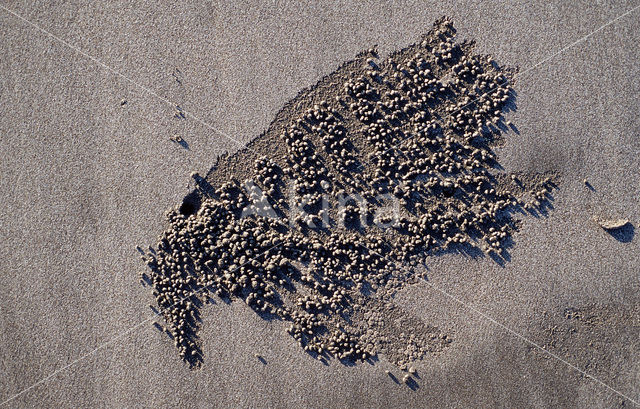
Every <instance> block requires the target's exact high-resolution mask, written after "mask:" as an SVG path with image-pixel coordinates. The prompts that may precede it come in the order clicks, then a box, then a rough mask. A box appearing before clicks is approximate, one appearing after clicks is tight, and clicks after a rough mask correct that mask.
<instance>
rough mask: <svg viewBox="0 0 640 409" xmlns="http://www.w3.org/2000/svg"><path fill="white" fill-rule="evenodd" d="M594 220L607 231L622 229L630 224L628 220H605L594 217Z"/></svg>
mask: <svg viewBox="0 0 640 409" xmlns="http://www.w3.org/2000/svg"><path fill="white" fill-rule="evenodd" d="M593 220H594V221H595V222H596V223H598V225H600V227H602V228H603V229H605V230H616V229H620V228H622V227H624V226H626V225H627V224H628V223H629V220H628V219H604V218H600V217H594V218H593Z"/></svg>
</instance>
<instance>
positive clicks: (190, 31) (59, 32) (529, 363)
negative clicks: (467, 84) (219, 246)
mask: <svg viewBox="0 0 640 409" xmlns="http://www.w3.org/2000/svg"><path fill="white" fill-rule="evenodd" d="M3 5H4V6H6V7H7V8H10V9H11V10H13V11H14V12H16V13H18V14H20V15H21V16H23V17H25V18H27V19H29V21H31V22H33V23H35V24H37V25H39V26H40V27H42V28H43V29H45V30H47V31H49V32H51V33H53V34H55V35H56V36H59V37H60V38H63V39H64V40H65V41H67V42H69V43H71V44H73V45H75V46H77V47H79V48H81V49H82V50H83V51H85V52H86V53H88V54H90V55H92V56H94V57H95V58H98V59H100V61H102V62H103V63H105V64H107V65H108V66H109V67H112V68H114V69H116V70H118V71H119V72H121V73H122V74H124V75H125V76H126V77H127V78H130V79H131V80H133V81H135V82H136V83H138V84H140V85H142V86H144V87H145V88H148V89H151V90H153V91H154V92H155V93H157V94H158V95H160V96H162V97H163V98H166V100H168V101H169V102H171V104H169V103H167V102H166V101H164V100H161V99H158V98H157V97H156V96H153V95H150V94H149V93H148V92H145V91H143V90H141V89H140V88H138V87H136V86H135V85H134V84H132V83H131V82H128V81H126V80H124V79H123V78H122V77H120V76H118V75H115V74H114V73H113V72H110V71H108V70H105V68H104V67H102V66H100V65H99V64H96V63H95V62H94V61H91V60H89V59H87V58H86V57H85V56H82V55H79V54H78V53H77V52H75V51H74V50H72V49H70V48H69V47H67V46H65V45H64V44H61V43H60V42H58V41H56V40H54V39H52V38H51V37H48V36H46V35H45V34H43V33H42V32H39V31H38V30H37V29H35V28H34V27H32V26H29V25H28V24H27V23H25V22H24V21H21V20H20V19H18V18H16V17H15V16H12V15H10V14H8V13H7V12H5V11H0V22H1V24H0V30H2V32H1V34H0V36H1V38H2V41H1V42H0V44H2V50H3V52H4V54H5V55H8V56H10V57H9V58H5V59H3V60H2V62H1V63H0V64H2V72H3V74H2V75H1V76H0V79H1V80H2V88H1V90H2V91H1V92H2V97H3V103H2V105H1V107H2V111H3V112H2V113H3V115H2V117H1V119H0V129H1V133H2V142H3V143H2V144H1V145H0V149H1V150H2V152H1V155H2V159H3V160H2V163H1V166H2V175H3V178H2V179H1V180H0V186H1V189H2V190H1V191H2V193H3V197H4V198H5V199H4V200H3V201H2V205H3V209H2V212H0V215H1V216H0V217H2V221H1V223H0V225H1V226H2V231H3V237H5V240H3V243H2V250H3V258H2V262H1V263H2V270H3V277H4V280H3V285H2V286H1V288H0V299H1V300H2V303H1V304H0V310H1V314H0V317H1V318H0V322H1V325H0V327H1V328H2V331H1V332H0V333H1V334H2V340H1V342H0V345H1V346H0V362H2V368H3V372H5V373H7V374H8V375H7V376H6V377H5V380H4V381H3V382H2V383H0V396H1V397H3V398H5V399H8V398H10V397H11V396H12V395H14V394H15V393H17V392H19V391H21V390H23V389H24V388H27V387H29V386H30V385H32V384H33V383H35V382H37V381H39V380H40V379H42V378H44V377H46V376H48V375H50V374H51V373H52V372H54V371H55V370H56V369H58V368H62V367H64V366H65V365H68V364H70V363H73V362H74V360H76V359H78V358H82V357H83V356H84V355H85V354H86V353H88V352H90V351H92V350H93V349H94V348H96V347H97V346H99V345H102V344H104V343H105V342H108V341H111V340H113V341H112V342H111V343H110V344H108V345H106V346H104V347H103V348H101V349H99V350H98V351H96V352H95V353H93V354H91V355H89V356H87V357H85V358H83V359H82V360H81V361H79V362H77V363H75V364H73V365H72V366H70V367H69V368H68V369H65V370H63V371H60V372H59V373H58V374H56V375H55V376H53V377H51V378H49V379H47V380H46V382H43V383H42V384H40V385H38V386H36V387H34V388H33V389H30V390H29V391H27V392H25V393H24V394H22V395H21V396H19V397H18V398H16V399H15V400H13V401H12V402H10V403H8V405H9V406H8V407H11V406H13V407H46V406H53V405H56V406H59V407H78V406H98V407H100V406H110V407H113V406H115V407H122V406H129V407H131V406H152V405H159V406H176V405H181V404H182V405H191V406H206V407H218V406H219V407H223V406H239V407H283V406H284V407H287V406H288V407H345V406H347V407H372V406H373V407H376V406H380V407H388V406H398V407H415V406H424V407H436V406H438V407H468V406H484V407H492V406H498V407H514V406H524V407H531V406H538V407H545V406H582V407H603V406H606V407H611V406H615V405H618V404H620V403H621V402H622V401H623V398H622V397H621V396H620V395H618V394H616V393H615V392H612V391H611V390H610V389H607V388H606V387H605V386H603V385H602V384H600V383H598V382H597V381H594V380H592V379H588V378H585V377H584V376H581V374H580V373H579V372H578V371H576V370H575V369H573V368H571V367H569V366H568V365H566V364H565V363H563V362H560V361H559V360H558V359H556V358H550V357H549V356H548V355H546V354H544V353H543V352H541V351H539V350H536V349H535V348H532V346H531V344H528V343H527V342H525V341H523V340H522V339H520V338H518V337H517V336H515V335H514V334H513V333H510V332H509V331H507V330H505V329H504V328H502V327H500V326H498V325H496V323H495V322H492V321H491V320H490V319H488V318H487V317H490V318H491V319H493V320H495V321H496V322H498V323H501V324H503V325H505V326H506V327H508V328H510V329H512V330H513V331H515V332H517V333H518V334H521V335H523V336H525V337H526V338H528V339H529V340H531V341H533V342H535V343H536V344H538V345H541V346H542V345H544V346H546V347H547V348H549V351H551V352H553V353H554V354H556V355H557V356H558V357H560V358H562V359H563V360H566V361H567V362H569V363H571V364H572V365H575V366H577V367H578V368H580V369H581V370H584V371H586V372H587V373H589V374H592V375H593V376H594V377H595V378H597V379H598V380H600V381H602V382H604V383H605V384H607V385H609V386H611V387H612V388H614V389H615V390H617V391H618V392H620V393H622V394H624V395H626V396H628V397H630V398H631V399H633V400H635V401H638V400H639V399H640V389H639V381H638V379H637V373H638V370H639V369H640V363H639V361H638V359H637V356H638V352H639V350H640V347H639V345H638V341H637V340H638V336H637V334H638V327H639V323H638V319H639V318H638V307H637V306H638V304H639V299H638V275H637V268H638V265H639V260H638V254H639V253H638V238H637V233H636V232H635V231H634V229H635V228H633V229H628V230H626V231H625V232H624V234H622V235H619V236H614V235H611V234H609V233H607V232H605V231H603V230H602V229H601V228H600V227H598V226H597V225H596V224H595V223H594V222H593V217H594V216H599V215H603V216H606V217H622V218H626V219H629V220H630V221H631V223H632V225H633V226H636V227H637V224H638V222H639V221H640V214H639V213H640V212H639V210H638V206H637V198H638V195H639V193H640V192H639V191H638V190H639V186H640V180H639V179H640V175H639V172H638V169H639V163H638V162H639V160H638V155H637V153H638V151H639V150H640V145H639V144H638V139H637V138H638V132H639V129H640V127H639V119H638V114H637V112H638V108H639V107H638V102H637V98H636V95H637V94H638V91H640V90H639V88H640V81H639V80H638V79H637V78H638V77H640V75H638V74H639V72H638V71H639V70H640V67H639V66H638V64H637V61H638V57H639V55H638V53H639V51H638V49H637V47H636V43H637V40H638V39H639V38H638V37H639V34H638V23H637V21H638V19H637V18H636V17H634V16H635V15H636V14H635V13H637V11H636V12H634V13H632V14H630V15H629V16H627V17H624V18H622V19H620V20H619V21H617V22H616V23H613V24H612V25H610V26H608V27H606V28H603V29H602V30H601V31H599V32H597V33H595V34H593V36H591V37H590V38H588V39H587V40H585V41H584V42H581V43H580V44H578V45H576V46H575V47H573V48H571V49H568V50H566V51H565V52H563V53H562V54H560V55H558V56H556V57H554V58H552V59H550V60H549V61H547V62H545V63H543V64H541V65H539V66H537V67H535V68H533V69H531V70H530V71H528V72H526V73H524V74H523V75H522V77H521V78H519V80H518V83H517V86H516V91H517V92H518V97H517V103H518V109H517V111H516V112H515V113H514V114H512V116H511V118H510V119H511V120H512V121H513V122H514V124H516V126H517V127H518V131H519V136H518V137H517V138H514V139H516V140H514V143H509V144H506V145H505V147H504V148H503V149H500V150H499V154H500V158H501V161H502V163H504V164H505V167H506V168H509V169H514V170H522V171H523V172H527V171H553V172H558V173H559V174H560V176H561V178H562V182H561V184H560V189H559V190H558V191H557V192H555V200H554V202H553V204H554V207H555V210H554V211H553V212H550V213H549V215H548V216H547V217H542V218H541V219H540V220H537V221H534V222H531V223H527V224H526V226H525V227H524V228H523V229H522V230H521V231H520V232H519V233H518V235H517V237H515V238H514V240H515V245H514V247H513V249H512V250H511V251H510V254H511V261H510V262H508V263H506V264H505V265H504V267H502V266H500V265H497V264H496V263H494V262H492V261H491V260H489V259H480V260H473V259H465V258H463V257H460V256H453V255H452V256H451V257H443V258H440V259H438V260H437V262H434V263H433V264H431V265H430V266H429V279H430V283H432V284H433V286H434V287H435V286H437V288H439V289H442V290H443V291H446V292H447V293H448V294H451V295H452V296H454V297H455V298H456V299H458V300H460V301H462V302H463V303H465V304H467V306H462V305H460V304H459V303H457V302H455V301H452V299H450V298H448V297H446V296H443V294H442V293H440V292H438V291H437V290H434V288H433V287H429V286H423V287H414V288H412V289H411V291H409V292H407V293H404V294H402V295H401V296H399V297H398V298H397V300H398V303H399V304H400V305H401V306H402V307H403V308H405V309H406V310H407V312H409V313H411V314H413V315H415V316H417V317H420V318H421V319H423V320H424V322H425V323H428V324H430V325H435V326H437V327H439V328H441V329H442V330H443V331H446V332H447V333H450V334H452V338H453V339H454V340H455V342H452V344H451V345H450V347H448V348H447V351H446V353H444V354H440V355H438V356H437V357H434V358H427V359H425V360H424V361H422V362H420V363H419V364H417V365H416V368H417V369H418V374H419V376H420V379H418V382H417V383H418V387H417V389H416V390H411V389H410V388H408V387H406V386H404V385H398V384H396V383H394V382H393V380H392V379H391V378H390V377H389V376H388V375H387V374H385V372H384V371H385V370H386V369H389V370H391V371H392V372H394V373H396V376H397V377H398V378H399V379H401V374H400V373H399V372H398V371H397V370H396V369H395V368H394V367H393V366H392V365H390V364H389V363H387V362H385V361H384V360H381V361H380V362H378V363H376V364H375V365H368V364H364V365H362V364H360V365H357V366H354V367H348V366H343V365H341V364H340V363H338V362H336V361H332V362H331V363H330V364H329V365H328V366H325V365H323V364H322V363H320V362H318V361H315V360H313V359H312V358H310V357H309V356H308V355H306V354H304V353H303V352H302V351H301V350H300V349H299V347H298V346H297V344H296V343H295V341H294V340H293V339H291V338H289V337H286V336H283V332H284V331H283V328H281V327H280V326H283V325H284V324H281V323H278V322H265V321H263V320H261V319H260V318H258V317H257V316H255V314H254V313H253V312H251V311H250V310H249V309H248V308H247V307H246V306H244V305H242V304H240V303H233V304H231V305H230V306H227V305H224V304H222V303H218V304H216V305H213V306H209V307H208V308H209V309H210V310H211V311H203V318H204V325H203V328H202V339H203V340H204V342H203V345H202V347H203V348H204V350H205V354H206V356H207V357H208V359H207V360H206V362H205V363H204V364H203V366H202V368H200V369H198V370H195V371H194V370H190V369H189V368H188V366H187V365H185V364H183V363H182V362H181V361H180V359H179V357H178V356H177V355H176V354H175V351H174V348H173V345H172V344H171V343H169V342H167V339H166V337H164V336H163V335H161V334H160V333H158V332H157V330H156V329H154V328H153V327H152V326H151V325H150V323H146V324H145V325H142V326H140V327H139V328H135V329H133V330H131V331H130V332H128V333H124V332H125V331H127V330H128V329H129V328H131V327H132V326H134V325H136V324H138V323H139V322H141V321H143V320H146V319H147V318H151V312H150V309H149V308H148V304H149V303H150V302H152V298H151V295H150V294H149V291H148V290H147V289H145V288H143V287H141V286H140V285H139V283H138V275H137V272H138V271H139V270H141V269H143V266H142V265H141V263H140V262H139V259H138V253H137V252H136V250H135V246H136V245H137V244H140V243H151V242H153V240H155V238H156V236H157V234H158V232H160V231H161V230H162V228H163V223H164V222H163V218H162V213H163V212H164V210H166V209H167V208H168V207H170V206H172V205H174V204H175V203H178V202H180V200H181V199H182V197H183V196H184V195H185V194H186V193H187V192H188V191H189V187H188V186H187V184H188V183H189V182H190V178H189V174H190V172H191V171H194V170H195V171H198V172H200V173H203V174H204V173H206V171H207V170H208V169H209V167H210V166H211V164H212V163H213V162H214V161H215V158H216V157H217V156H218V155H219V154H221V153H223V152H234V151H235V150H237V149H238V148H239V147H240V146H241V145H243V144H246V143H247V142H249V141H250V140H251V139H253V138H255V137H256V136H257V135H259V134H260V132H261V131H262V130H263V129H264V128H265V127H266V126H268V124H269V123H270V121H271V120H272V118H273V116H274V114H275V113H276V112H277V111H278V110H279V109H280V108H281V107H282V105H283V104H284V103H285V102H287V101H288V100H290V99H291V98H292V97H293V96H295V95H296V94H297V92H298V91H299V90H300V89H302V88H304V87H309V86H311V85H313V84H315V82H316V81H318V80H319V79H320V78H321V77H322V76H323V75H326V74H328V73H330V72H331V71H333V70H334V69H335V68H336V67H337V66H338V65H339V64H340V63H342V62H343V61H345V60H348V59H351V58H353V56H354V55H355V54H356V53H358V52H360V51H362V50H364V49H367V48H369V47H371V46H372V45H374V44H378V46H379V48H380V51H381V52H382V53H384V52H388V51H391V50H393V49H398V48H401V47H404V46H406V45H407V44H409V43H411V42H412V41H414V40H415V38H417V37H418V36H419V35H420V34H422V33H423V32H424V31H425V29H426V28H428V27H430V26H431V24H432V23H433V21H434V20H435V19H436V18H438V17H440V16H441V15H448V16H450V17H452V18H453V19H454V21H455V23H456V28H457V29H458V36H459V37H461V38H465V37H466V38H470V39H474V40H476V41H477V46H478V48H479V50H478V51H479V52H481V53H490V54H492V55H494V56H495V58H496V59H497V60H498V61H500V62H501V63H505V64H507V65H509V66H518V67H520V70H521V72H524V71H525V70H528V68H529V67H533V66H535V65H536V64H537V63H538V62H540V61H543V60H544V59H545V58H547V57H548V56H550V55H552V54H553V53H554V52H556V51H559V50H560V49H562V47H563V46H565V45H568V44H570V43H572V42H573V41H575V40H577V39H579V38H581V37H582V36H584V35H586V34H588V33H590V32H591V31H593V30H595V29H597V28H598V27H600V26H601V25H602V24H604V23H606V22H608V21H610V20H611V19H613V18H615V17H616V16H618V15H620V14H622V13H624V12H625V11H626V10H629V9H631V8H632V7H633V6H630V5H625V4H623V3H622V2H620V3H616V4H614V5H587V4H586V3H585V4H581V5H576V6H568V5H567V6H560V5H558V6H553V5H527V6H525V5H524V4H512V3H508V4H504V3H502V4H501V3H494V4H491V5H490V4H484V5H482V6H478V5H469V4H466V3H455V4H445V3H441V4H433V5H429V6H425V5H424V4H419V3H418V2H416V3H413V4H406V5H403V6H402V7H397V8H393V9H392V8H391V7H390V6H385V7H375V6H373V5H361V6H353V5H349V4H341V3H340V4H339V3H336V4H327V5H326V6H322V7H321V6H313V5H307V6H304V5H303V6H299V5H298V6H294V5H288V4H284V3H281V2H275V3H274V2H266V3H264V5H263V6H260V7H253V6H252V7H249V6H247V5H242V4H236V5H220V6H215V7H213V6H211V7H204V6H197V5H195V4H185V3H182V4H180V5H173V6H171V7H168V8H167V7H166V6H160V5H158V6H139V7H133V8H128V7H125V6H121V7H120V6H119V5H116V4H114V5H112V6H108V7H104V6H99V5H82V6H79V5H72V4H65V5H60V6H29V7H25V6H22V5H19V4H18V3H15V2H9V3H6V4H3ZM123 100H126V104H124V105H122V102H123ZM174 104H178V105H180V106H181V107H182V108H183V109H184V110H185V111H186V112H188V113H191V114H193V115H195V116H196V117H197V118H198V119H200V120H202V121H204V122H206V123H207V124H210V125H212V126H213V127H215V128H216V129H219V130H220V131H221V132H223V133H224V134H226V135H229V136H231V137H233V138H234V139H237V140H238V141H239V143H237V142H233V141H231V140H229V139H228V138H226V137H225V136H223V135H222V134H221V133H217V132H215V131H213V130H212V129H210V128H209V127H207V126H206V125H204V124H203V123H202V122H200V121H198V120H196V119H194V118H193V117H189V116H188V117H187V118H186V119H180V118H176V117H175V115H174V114H175V106H174ZM176 134H177V135H181V137H182V138H183V139H184V141H185V142H186V143H187V144H188V149H185V148H184V147H182V146H179V145H177V144H176V143H175V142H172V141H171V140H170V138H171V137H172V136H173V135H176ZM585 178H587V179H588V181H589V183H590V184H591V185H592V187H593V189H589V188H588V187H586V186H585V185H584V183H583V179H585ZM468 306H471V307H472V308H469V307H468ZM567 309H575V310H578V311H586V313H584V314H582V315H581V317H582V318H574V314H571V313H570V314H569V315H567ZM478 311H480V312H482V313H483V314H485V315H486V316H481V315H479V314H478V313H477V312H478ZM569 311H573V310H569ZM584 315H587V316H589V317H591V316H595V317H597V318H594V319H587V318H584ZM554 326H556V327H557V329H556V330H554V329H553V327H554ZM123 333H124V334H123ZM120 334H123V335H121V336H120V337H119V338H117V339H115V340H114V337H117V336H119V335H120ZM255 351H259V353H260V354H261V356H263V357H264V360H265V361H266V364H264V363H263V362H261V361H259V360H257V359H256V358H255V356H254V353H255ZM536 351H537V352H536ZM3 400H4V399H3ZM625 404H626V405H627V406H632V402H631V401H629V400H627V401H626V402H625Z"/></svg>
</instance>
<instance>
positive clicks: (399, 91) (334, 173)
mask: <svg viewBox="0 0 640 409" xmlns="http://www.w3.org/2000/svg"><path fill="white" fill-rule="evenodd" d="M454 36H455V30H454V28H453V27H452V25H451V21H450V20H448V19H444V18H443V19H441V20H439V21H437V22H436V23H435V25H434V27H433V29H432V30H431V31H430V32H429V33H427V34H426V35H424V36H423V37H421V38H420V40H419V41H418V42H417V43H416V44H413V45H411V46H409V47H408V48H405V49H403V50H400V51H398V52H394V53H391V54H390V55H389V56H388V57H387V58H385V59H380V58H379V56H378V55H377V51H376V50H375V49H370V50H368V51H366V52H363V53H361V54H359V55H358V56H357V57H356V59H354V60H353V61H349V62H347V63H345V64H343V65H341V66H340V67H339V68H338V69H337V70H336V71H335V72H333V73H332V74H330V75H328V76H327V77H325V78H323V79H322V80H321V81H320V82H319V83H318V84H316V85H315V86H314V87H312V88H309V89H306V90H303V91H302V92H300V94H299V95H298V96H297V97H296V98H295V99H293V100H292V101H291V102H289V103H288V104H287V105H286V106H285V107H284V108H283V109H282V110H281V111H280V112H279V113H278V114H277V116H276V119H275V120H274V121H273V122H272V124H271V125H270V127H269V129H268V130H267V131H265V132H264V133H263V134H262V135H261V136H260V137H258V138H256V139H255V140H254V141H253V142H251V143H250V144H249V145H248V146H247V148H246V149H243V150H241V151H239V152H237V153H235V154H234V155H231V156H223V157H222V158H219V159H218V162H217V164H216V165H215V166H214V167H213V168H212V169H211V171H210V172H209V173H208V175H207V176H206V177H201V176H199V175H197V174H194V175H192V176H193V178H194V180H195V185H196V188H195V190H194V191H193V192H192V193H191V194H190V195H188V196H187V197H186V198H185V201H184V202H183V203H182V204H181V205H180V206H176V208H175V209H173V210H170V211H169V212H168V214H167V220H168V227H167V229H166V230H165V231H164V233H163V234H162V235H161V237H160V239H159V241H158V243H157V245H156V246H155V247H153V248H150V250H149V251H148V252H145V255H144V256H143V259H144V260H145V262H146V264H147V265H148V266H149V268H150V271H148V272H147V273H144V274H143V278H144V279H145V280H146V281H147V282H148V283H149V284H151V285H152V286H153V295H154V296H155V299H156V302H157V305H158V311H159V312H160V314H161V315H162V316H163V317H164V319H165V323H164V325H163V326H162V327H163V329H164V331H166V332H167V334H168V335H169V336H170V337H171V338H172V339H173V341H174V342H175V346H176V348H177V350H178V352H179V354H180V356H181V357H182V358H183V359H184V360H185V361H187V362H189V363H190V364H191V365H198V364H199V363H200V362H202V359H203V356H202V350H201V348H200V341H199V339H198V337H197V331H198V328H199V326H200V325H203V324H202V320H201V318H200V317H199V311H200V308H201V306H202V305H203V303H204V302H206V300H207V299H208V298H209V297H215V296H217V297H222V298H226V299H230V300H242V301H243V302H245V303H246V304H247V306H248V307H250V308H252V309H253V310H254V311H255V312H256V313H258V314H260V315H261V316H262V317H264V318H265V319H279V320H282V321H285V322H287V325H288V332H289V334H290V335H291V336H292V337H293V338H294V339H295V340H296V341H297V342H299V343H300V346H301V347H302V348H304V350H305V351H307V352H308V353H309V354H311V355H313V356H314V357H317V358H318V359H329V358H330V357H334V358H337V359H339V360H341V361H344V362H354V361H358V360H367V359H370V358H372V357H374V356H376V355H377V354H382V355H384V356H385V357H386V358H387V359H389V360H390V361H392V362H393V363H395V364H397V365H399V366H400V367H403V368H407V367H408V366H409V365H410V363H411V362H412V361H415V360H419V359H422V358H423V357H425V356H426V355H428V354H433V353H438V352H440V351H442V350H443V348H445V347H446V346H447V344H448V343H449V342H450V339H449V338H448V337H447V335H446V334H443V333H442V332H441V331H440V330H438V328H435V327H432V326H429V325H428V324H425V323H423V322H422V321H421V320H419V319H417V318H415V317H412V316H409V315H407V314H406V313H404V312H403V311H402V310H401V309H400V308H399V307H398V306H396V305H395V304H394V302H393V297H394V294H395V293H396V292H397V291H398V290H400V289H402V288H403V287H404V286H407V285H411V284H412V283H416V282H418V281H420V280H423V279H425V278H424V277H423V275H422V273H419V272H418V269H416V268H415V267H416V266H419V265H422V263H428V261H429V258H430V257H437V256H439V255H442V254H444V253H447V252H454V253H462V254H466V255H468V256H469V255H470V256H473V257H483V256H484V255H487V256H490V257H492V258H493V259H494V260H496V261H497V262H501V261H502V260H503V257H507V256H508V253H506V252H507V249H508V247H509V246H511V245H512V234H513V232H514V231H515V230H516V229H517V228H518V224H519V220H520V219H519V218H518V217H519V215H520V216H524V215H528V214H536V213H539V212H542V213H544V212H545V209H548V208H550V206H551V205H550V199H551V196H550V192H551V190H552V188H553V187H554V186H555V185H554V183H553V181H552V179H551V178H550V177H548V176H547V175H518V176H516V175H512V174H508V173H506V172H505V171H503V170H502V168H501V166H500V165H499V164H498V161H497V160H498V158H497V157H496V154H495V152H494V151H493V147H495V146H496V145H497V144H500V143H506V142H507V141H506V137H507V136H509V137H513V136H514V135H513V133H512V132H506V131H507V130H508V129H509V126H510V124H509V123H508V122H505V120H504V114H505V113H506V112H508V111H509V109H510V107H512V106H513V103H514V95H513V92H512V89H511V84H512V77H513V74H514V73H513V71H511V70H506V69H503V68H500V67H499V66H498V64H497V63H496V62H494V61H493V60H492V59H491V58H490V57H487V56H480V55H474V54H473V43H470V42H463V43H458V42H456V41H454ZM507 258H508V257H507ZM221 336H223V335H221Z"/></svg>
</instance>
